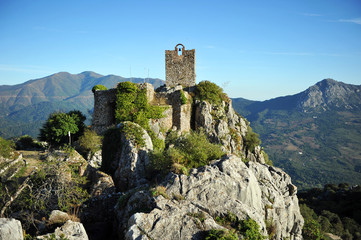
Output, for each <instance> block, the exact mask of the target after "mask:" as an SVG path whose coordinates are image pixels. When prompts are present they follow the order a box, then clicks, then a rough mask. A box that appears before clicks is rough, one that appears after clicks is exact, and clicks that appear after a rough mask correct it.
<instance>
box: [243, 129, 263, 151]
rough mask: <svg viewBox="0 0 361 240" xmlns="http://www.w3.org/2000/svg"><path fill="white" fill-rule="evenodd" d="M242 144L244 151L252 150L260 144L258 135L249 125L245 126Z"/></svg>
mask: <svg viewBox="0 0 361 240" xmlns="http://www.w3.org/2000/svg"><path fill="white" fill-rule="evenodd" d="M244 144H245V147H246V151H251V152H253V151H254V148H255V147H256V146H258V145H260V144H261V140H260V139H259V135H258V134H257V133H255V132H253V130H252V128H251V127H250V126H248V127H247V133H246V136H245V138H244Z"/></svg>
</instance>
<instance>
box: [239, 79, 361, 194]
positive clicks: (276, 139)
mask: <svg viewBox="0 0 361 240" xmlns="http://www.w3.org/2000/svg"><path fill="white" fill-rule="evenodd" d="M232 100H233V107H234V108H235V109H236V111H238V112H239V113H240V114H241V115H242V116H244V117H246V118H247V119H248V120H249V121H250V122H251V126H252V128H253V129H254V131H255V132H257V133H259V134H260V138H261V140H262V146H263V147H264V148H265V151H266V152H267V153H268V154H269V156H270V159H272V160H273V162H274V163H275V165H276V166H278V167H282V168H284V169H285V171H286V172H287V173H289V174H290V175H291V176H292V180H293V182H295V183H296V185H297V186H299V187H301V188H311V187H322V185H324V184H326V183H340V182H348V183H351V184H361V86H360V85H351V84H345V83H342V82H338V81H335V80H332V79H325V80H322V81H320V82H318V83H317V84H315V85H314V86H311V87H309V88H308V89H307V90H305V91H303V92H300V93H298V94H295V95H290V96H285V97H278V98H274V99H270V100H267V101H250V100H247V99H243V98H235V99H232Z"/></svg>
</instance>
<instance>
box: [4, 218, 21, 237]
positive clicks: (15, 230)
mask: <svg viewBox="0 0 361 240" xmlns="http://www.w3.org/2000/svg"><path fill="white" fill-rule="evenodd" d="M9 239H13V240H23V239H24V236H23V230H22V228H21V223H20V221H19V220H16V219H13V218H0V240H9Z"/></svg>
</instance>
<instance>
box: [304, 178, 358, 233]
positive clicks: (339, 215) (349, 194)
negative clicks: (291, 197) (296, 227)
mask: <svg viewBox="0 0 361 240" xmlns="http://www.w3.org/2000/svg"><path fill="white" fill-rule="evenodd" d="M298 197H299V200H300V210H301V214H302V216H303V217H304V219H305V225H304V229H303V236H304V239H306V240H307V239H310V240H311V239H327V237H326V233H332V234H335V235H337V236H340V237H342V239H350V240H351V239H361V231H360V229H361V225H360V222H361V210H360V209H361V202H360V199H361V187H360V186H357V187H353V188H350V186H349V185H348V184H339V185H334V184H327V185H325V187H324V188H323V189H318V188H314V189H311V190H309V191H306V192H300V193H298Z"/></svg>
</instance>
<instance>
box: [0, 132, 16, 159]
mask: <svg viewBox="0 0 361 240" xmlns="http://www.w3.org/2000/svg"><path fill="white" fill-rule="evenodd" d="M14 147H15V144H14V142H13V141H10V140H5V139H3V138H2V137H0V157H4V158H9V157H10V156H11V153H12V152H13V151H14Z"/></svg>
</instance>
